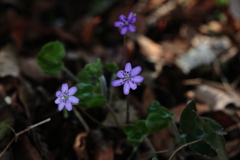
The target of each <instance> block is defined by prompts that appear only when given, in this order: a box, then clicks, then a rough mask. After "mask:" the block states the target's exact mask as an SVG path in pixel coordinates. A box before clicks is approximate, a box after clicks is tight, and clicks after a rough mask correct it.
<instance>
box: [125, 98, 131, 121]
mask: <svg viewBox="0 0 240 160" xmlns="http://www.w3.org/2000/svg"><path fill="white" fill-rule="evenodd" d="M129 98H130V96H129V95H127V109H126V111H127V113H126V124H129V123H130V115H129Z"/></svg>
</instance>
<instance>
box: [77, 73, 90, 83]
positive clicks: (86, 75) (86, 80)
mask: <svg viewBox="0 0 240 160" xmlns="http://www.w3.org/2000/svg"><path fill="white" fill-rule="evenodd" d="M77 77H78V78H79V80H80V81H81V82H84V83H89V84H92V76H91V74H90V73H88V72H87V71H85V70H82V71H81V72H80V73H78V75H77Z"/></svg>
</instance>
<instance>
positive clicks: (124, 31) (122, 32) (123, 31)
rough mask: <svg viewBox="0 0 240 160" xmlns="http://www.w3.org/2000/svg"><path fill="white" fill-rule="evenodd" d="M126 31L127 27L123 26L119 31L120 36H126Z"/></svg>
mask: <svg viewBox="0 0 240 160" xmlns="http://www.w3.org/2000/svg"><path fill="white" fill-rule="evenodd" d="M127 30H128V26H123V27H122V29H121V31H120V33H121V35H124V34H126V33H127Z"/></svg>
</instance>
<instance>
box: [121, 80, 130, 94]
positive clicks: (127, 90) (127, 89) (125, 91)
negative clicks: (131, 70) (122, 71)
mask: <svg viewBox="0 0 240 160" xmlns="http://www.w3.org/2000/svg"><path fill="white" fill-rule="evenodd" d="M129 90H130V86H129V84H128V82H127V83H125V84H124V86H123V93H124V94H125V95H128V94H129Z"/></svg>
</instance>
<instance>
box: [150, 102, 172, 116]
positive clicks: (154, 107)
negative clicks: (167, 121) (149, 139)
mask: <svg viewBox="0 0 240 160" xmlns="http://www.w3.org/2000/svg"><path fill="white" fill-rule="evenodd" d="M151 113H159V114H161V115H162V116H164V117H172V116H174V113H172V112H171V111H169V110H168V109H167V108H165V107H163V106H161V105H160V104H159V102H157V101H156V102H153V103H151V104H150V105H149V107H148V115H149V114H151Z"/></svg>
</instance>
